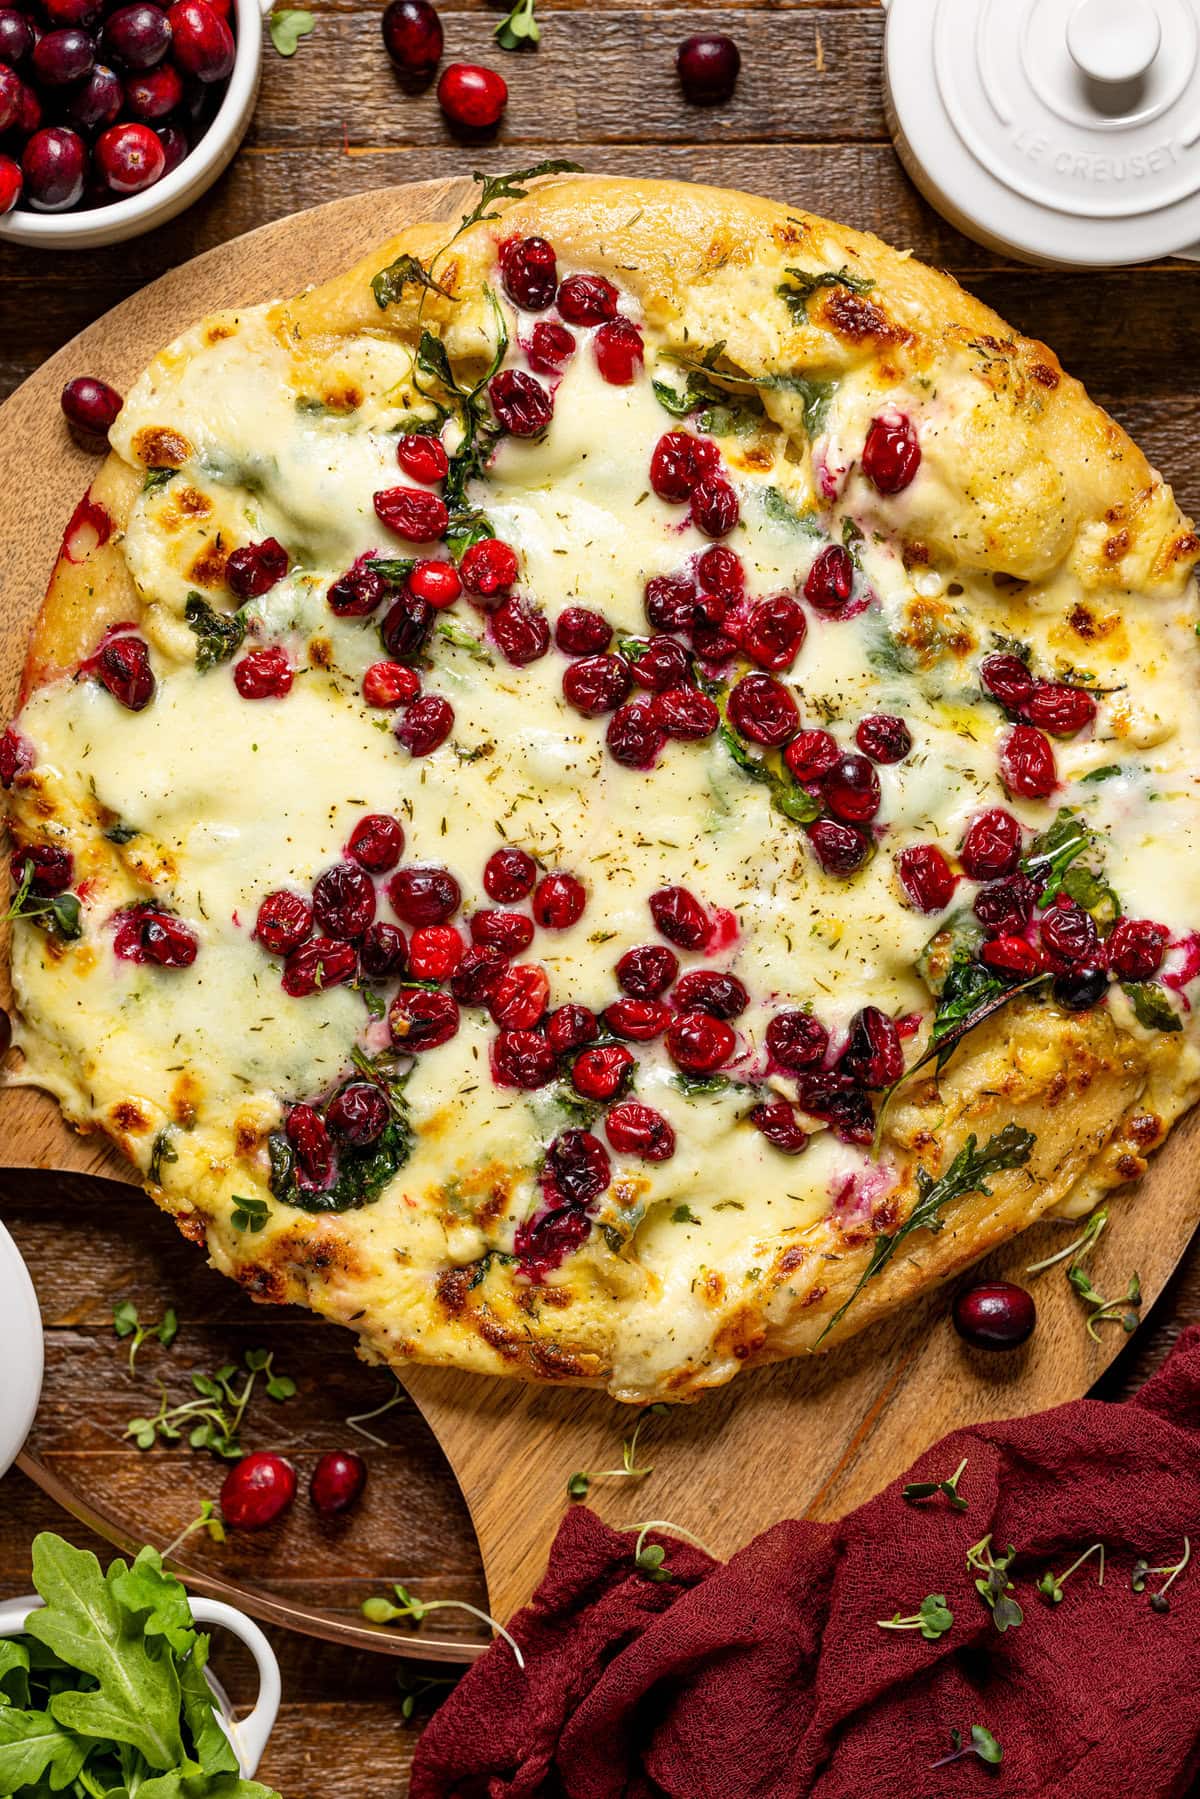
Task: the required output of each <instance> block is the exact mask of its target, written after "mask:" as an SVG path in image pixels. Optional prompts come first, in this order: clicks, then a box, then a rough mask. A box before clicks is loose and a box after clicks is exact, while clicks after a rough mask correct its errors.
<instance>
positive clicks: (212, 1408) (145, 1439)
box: [124, 1349, 296, 1462]
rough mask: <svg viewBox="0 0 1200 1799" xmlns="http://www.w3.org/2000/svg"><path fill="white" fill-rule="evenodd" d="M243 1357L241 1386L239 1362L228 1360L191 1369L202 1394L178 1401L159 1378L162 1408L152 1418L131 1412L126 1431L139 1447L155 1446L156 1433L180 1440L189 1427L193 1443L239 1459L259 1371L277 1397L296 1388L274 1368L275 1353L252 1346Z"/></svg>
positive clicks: (288, 1394) (284, 1396) (230, 1459)
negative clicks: (204, 1369) (202, 1370)
mask: <svg viewBox="0 0 1200 1799" xmlns="http://www.w3.org/2000/svg"><path fill="white" fill-rule="evenodd" d="M243 1359H244V1362H245V1370H246V1372H245V1379H244V1381H243V1383H242V1386H241V1389H240V1391H239V1389H238V1388H237V1387H236V1386H235V1384H234V1383H235V1381H236V1380H237V1377H238V1373H239V1370H238V1367H237V1364H236V1363H235V1362H227V1363H226V1364H225V1365H224V1366H223V1367H221V1368H218V1369H217V1370H216V1372H215V1373H214V1374H199V1373H193V1375H192V1385H193V1387H194V1388H195V1390H196V1393H197V1395H198V1397H197V1398H196V1399H189V1400H185V1401H183V1403H182V1404H180V1405H174V1406H173V1405H171V1403H170V1395H169V1393H168V1392H167V1389H166V1388H165V1387H164V1386H163V1384H162V1382H161V1381H159V1383H158V1390H159V1394H160V1396H161V1397H160V1401H159V1407H158V1411H157V1412H156V1413H155V1415H154V1416H153V1417H152V1418H131V1419H130V1420H129V1423H128V1424H127V1425H126V1427H125V1431H124V1435H125V1436H127V1437H132V1438H133V1440H134V1442H135V1443H136V1444H137V1446H138V1448H139V1449H152V1448H153V1447H154V1444H155V1442H156V1440H158V1439H161V1440H162V1441H163V1442H164V1443H177V1442H178V1441H179V1439H180V1438H181V1437H182V1436H183V1434H184V1431H185V1430H186V1431H187V1437H188V1442H189V1443H190V1444H191V1446H192V1448H193V1449H207V1450H208V1451H209V1452H210V1454H212V1455H215V1456H219V1457H221V1458H222V1459H223V1460H224V1461H228V1462H236V1461H240V1460H241V1458H242V1456H243V1455H244V1454H245V1451H244V1450H243V1448H242V1445H241V1442H240V1440H239V1435H238V1433H239V1431H240V1430H241V1425H242V1419H243V1418H244V1417H245V1415H246V1408H247V1406H248V1405H249V1404H250V1398H251V1395H252V1394H253V1392H254V1389H255V1386H256V1384H257V1381H258V1377H259V1375H260V1374H261V1375H262V1376H263V1377H264V1383H265V1386H266V1390H267V1397H268V1398H269V1399H273V1400H275V1401H276V1402H278V1403H282V1402H283V1401H284V1400H286V1399H291V1398H292V1396H293V1394H294V1393H295V1391H296V1383H295V1381H294V1380H293V1379H292V1378H291V1376H290V1375H287V1374H275V1373H273V1372H272V1367H271V1364H272V1362H273V1360H274V1357H273V1355H272V1353H271V1352H270V1351H269V1350H266V1349H248V1350H247V1351H246V1354H245V1357H244V1358H243Z"/></svg>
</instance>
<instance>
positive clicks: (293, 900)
mask: <svg viewBox="0 0 1200 1799" xmlns="http://www.w3.org/2000/svg"><path fill="white" fill-rule="evenodd" d="M312 928H313V914H312V907H311V906H310V905H309V903H308V901H307V900H306V899H305V897H304V895H303V894H301V893H289V891H288V890H287V888H286V887H280V888H278V889H277V890H276V891H275V892H274V893H268V895H267V897H266V899H264V900H263V902H262V904H261V905H260V906H259V908H258V917H257V919H256V920H255V924H254V935H255V936H256V937H257V938H258V941H259V942H260V943H261V944H262V946H263V948H264V949H265V950H266V951H267V953H268V954H269V955H272V956H287V955H290V954H291V952H292V950H294V949H299V947H300V945H301V944H302V943H303V942H304V941H305V939H306V938H307V937H310V936H311V935H312Z"/></svg>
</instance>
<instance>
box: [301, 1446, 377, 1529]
mask: <svg viewBox="0 0 1200 1799" xmlns="http://www.w3.org/2000/svg"><path fill="white" fill-rule="evenodd" d="M366 1484H367V1464H366V1463H365V1462H364V1461H363V1459H362V1457H361V1456H360V1455H355V1453H354V1451H353V1450H352V1449H331V1450H329V1452H328V1453H327V1454H326V1455H323V1456H322V1457H321V1459H320V1461H319V1462H318V1463H317V1465H316V1467H315V1468H314V1469H313V1476H312V1480H311V1482H310V1483H309V1489H308V1493H309V1498H310V1499H311V1500H312V1502H313V1505H314V1507H315V1508H316V1510H317V1511H318V1512H320V1514H321V1516H322V1517H323V1518H336V1517H338V1516H339V1515H340V1514H341V1513H342V1512H348V1511H349V1510H350V1507H351V1506H352V1505H356V1504H357V1503H358V1500H359V1499H360V1498H361V1496H362V1490H363V1488H364V1487H365V1486H366Z"/></svg>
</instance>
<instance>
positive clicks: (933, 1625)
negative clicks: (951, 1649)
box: [875, 1593, 954, 1643]
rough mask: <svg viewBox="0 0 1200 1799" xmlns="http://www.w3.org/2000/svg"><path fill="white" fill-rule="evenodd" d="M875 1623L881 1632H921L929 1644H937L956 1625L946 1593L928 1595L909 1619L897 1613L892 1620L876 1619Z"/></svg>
mask: <svg viewBox="0 0 1200 1799" xmlns="http://www.w3.org/2000/svg"><path fill="white" fill-rule="evenodd" d="M875 1622H876V1624H877V1625H878V1626H879V1628H880V1630H919V1631H920V1633H921V1635H922V1636H923V1637H924V1638H925V1639H926V1641H927V1642H930V1643H936V1642H937V1640H938V1638H939V1637H944V1636H945V1634H946V1632H947V1631H948V1630H949V1628H950V1626H951V1625H952V1624H953V1623H954V1613H953V1612H952V1611H951V1610H950V1607H949V1606H948V1605H947V1604H946V1595H945V1594H944V1593H927V1594H926V1595H925V1597H924V1599H922V1601H921V1603H920V1605H919V1606H918V1608H917V1610H916V1611H915V1612H913V1613H911V1614H910V1615H909V1616H908V1617H907V1618H902V1617H901V1616H900V1613H899V1612H898V1611H897V1612H894V1613H893V1614H892V1616H891V1617H890V1618H876V1620H875Z"/></svg>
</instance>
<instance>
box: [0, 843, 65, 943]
mask: <svg viewBox="0 0 1200 1799" xmlns="http://www.w3.org/2000/svg"><path fill="white" fill-rule="evenodd" d="M36 873H37V870H36V868H35V867H34V864H33V861H32V859H31V858H30V857H28V856H26V858H25V860H24V862H23V863H22V864H21V878H20V880H19V881H18V882H17V890H16V892H15V893H14V894H13V896H12V900H11V901H10V903H9V907H8V911H7V912H6V913H5V914H4V920H3V922H4V923H5V924H14V923H15V922H16V920H17V919H18V918H27V919H31V920H32V921H33V923H35V924H40V925H42V926H44V927H45V929H46V930H48V931H53V932H55V934H56V935H57V936H59V937H62V938H64V939H65V940H66V941H67V942H73V941H74V939H75V938H77V937H82V935H83V926H82V925H81V924H80V922H79V900H78V897H77V896H76V895H75V894H73V893H51V894H40V893H34V891H33V878H34V875H35V874H36Z"/></svg>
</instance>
